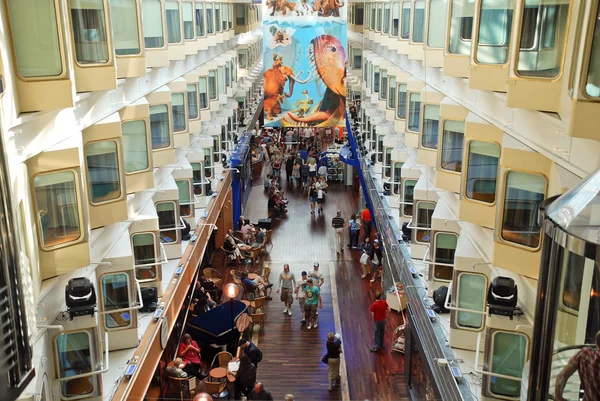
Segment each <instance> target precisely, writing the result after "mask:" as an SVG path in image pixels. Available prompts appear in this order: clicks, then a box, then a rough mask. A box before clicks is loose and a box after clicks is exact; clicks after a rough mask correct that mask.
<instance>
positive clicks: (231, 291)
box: [223, 283, 240, 342]
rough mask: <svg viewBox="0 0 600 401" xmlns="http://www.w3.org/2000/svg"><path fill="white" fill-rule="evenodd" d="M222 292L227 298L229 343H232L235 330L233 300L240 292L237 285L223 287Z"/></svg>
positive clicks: (231, 284)
mask: <svg viewBox="0 0 600 401" xmlns="http://www.w3.org/2000/svg"><path fill="white" fill-rule="evenodd" d="M223 290H224V291H223V292H224V293H225V296H226V297H227V298H229V310H230V312H231V341H232V342H233V341H234V338H233V331H234V329H235V321H234V317H233V300H234V299H235V298H237V296H238V294H239V292H240V289H239V287H238V286H237V284H235V283H229V284H227V285H226V286H225V288H224V289H223Z"/></svg>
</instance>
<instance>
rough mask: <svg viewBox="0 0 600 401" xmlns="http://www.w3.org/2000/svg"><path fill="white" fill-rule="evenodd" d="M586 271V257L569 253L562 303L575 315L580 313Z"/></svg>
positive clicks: (561, 296) (562, 289)
mask: <svg viewBox="0 0 600 401" xmlns="http://www.w3.org/2000/svg"><path fill="white" fill-rule="evenodd" d="M584 270H585V257H583V256H580V255H577V254H576V253H573V252H569V253H568V256H567V263H566V268H565V269H564V273H563V274H564V276H563V278H562V286H561V287H562V288H561V295H560V301H561V302H560V303H561V306H562V308H564V309H566V310H567V311H569V312H571V313H574V314H578V312H579V305H580V303H581V289H582V288H583V273H584Z"/></svg>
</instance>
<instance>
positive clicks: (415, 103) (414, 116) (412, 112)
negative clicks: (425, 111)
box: [408, 92, 421, 132]
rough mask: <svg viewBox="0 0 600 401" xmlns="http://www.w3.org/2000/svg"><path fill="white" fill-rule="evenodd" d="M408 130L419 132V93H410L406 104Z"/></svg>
mask: <svg viewBox="0 0 600 401" xmlns="http://www.w3.org/2000/svg"><path fill="white" fill-rule="evenodd" d="M408 108H409V111H408V130H409V131H412V132H419V120H420V119H421V93H419V92H412V93H411V94H410V101H409V104H408Z"/></svg>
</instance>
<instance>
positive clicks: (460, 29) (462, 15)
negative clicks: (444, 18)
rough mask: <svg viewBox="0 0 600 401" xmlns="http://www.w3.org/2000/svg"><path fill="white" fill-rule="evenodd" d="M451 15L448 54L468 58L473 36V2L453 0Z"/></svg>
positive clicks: (469, 0)
mask: <svg viewBox="0 0 600 401" xmlns="http://www.w3.org/2000/svg"><path fill="white" fill-rule="evenodd" d="M450 13H451V14H450V38H449V40H448V52H449V53H450V54H458V55H465V56H468V55H470V54H471V37H472V34H473V3H472V2H471V0H452V7H451V10H450Z"/></svg>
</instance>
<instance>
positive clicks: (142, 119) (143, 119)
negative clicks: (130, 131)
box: [121, 117, 153, 176]
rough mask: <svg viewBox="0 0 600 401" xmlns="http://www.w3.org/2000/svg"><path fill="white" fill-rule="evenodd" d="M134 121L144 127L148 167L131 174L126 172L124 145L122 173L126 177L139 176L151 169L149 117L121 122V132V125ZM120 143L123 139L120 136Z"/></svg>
mask: <svg viewBox="0 0 600 401" xmlns="http://www.w3.org/2000/svg"><path fill="white" fill-rule="evenodd" d="M134 121H142V122H143V123H144V127H145V130H146V133H145V135H144V136H145V137H146V160H147V163H148V167H146V168H145V169H143V170H136V171H133V172H127V169H126V168H125V166H126V163H127V162H126V160H125V153H126V151H125V145H123V173H124V174H125V176H128V175H134V174H140V173H144V172H146V171H150V170H152V169H153V166H152V138H151V137H150V117H148V118H147V119H146V118H138V119H132V120H122V121H121V132H122V130H123V124H125V123H129V122H134ZM121 143H123V137H122V136H121Z"/></svg>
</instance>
